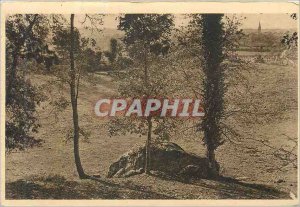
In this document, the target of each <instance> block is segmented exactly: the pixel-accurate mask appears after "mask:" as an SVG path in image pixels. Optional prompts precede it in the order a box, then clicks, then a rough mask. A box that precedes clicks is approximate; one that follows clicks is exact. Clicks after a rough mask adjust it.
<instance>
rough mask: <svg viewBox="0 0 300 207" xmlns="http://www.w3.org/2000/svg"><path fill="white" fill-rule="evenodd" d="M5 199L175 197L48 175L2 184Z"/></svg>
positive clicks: (268, 192)
mask: <svg viewBox="0 0 300 207" xmlns="http://www.w3.org/2000/svg"><path fill="white" fill-rule="evenodd" d="M152 176H155V177H157V178H159V179H163V180H168V181H174V180H176V181H178V182H182V183H186V184H188V185H194V186H197V187H199V191H203V192H204V193H205V194H207V195H211V196H212V197H213V198H218V199H290V198H289V195H288V194H287V193H285V192H281V191H279V190H277V189H275V188H272V187H269V186H265V185H260V184H253V183H245V182H240V181H238V180H236V179H233V178H229V177H220V178H218V179H216V180H208V179H201V180H183V179H180V178H178V177H174V176H172V177H170V176H162V175H152ZM209 198H210V197H209ZM209 198H207V199H209ZM6 199H176V197H171V196H169V195H165V194H161V193H157V192H153V191H151V190H149V188H147V187H145V186H142V185H136V184H134V183H130V182H125V183H121V184H119V183H114V182H113V181H112V180H108V179H101V178H94V177H91V178H90V179H86V180H78V181H70V180H67V179H65V178H64V177H62V176H58V175H52V176H48V177H33V178H31V179H30V180H18V181H15V182H11V183H6Z"/></svg>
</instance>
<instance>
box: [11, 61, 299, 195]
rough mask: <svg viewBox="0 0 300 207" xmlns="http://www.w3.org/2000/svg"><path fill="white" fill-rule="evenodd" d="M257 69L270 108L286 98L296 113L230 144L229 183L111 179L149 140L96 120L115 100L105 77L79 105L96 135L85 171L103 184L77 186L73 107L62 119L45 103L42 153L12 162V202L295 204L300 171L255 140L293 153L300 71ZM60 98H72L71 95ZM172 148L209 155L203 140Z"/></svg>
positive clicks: (225, 158)
mask: <svg viewBox="0 0 300 207" xmlns="http://www.w3.org/2000/svg"><path fill="white" fill-rule="evenodd" d="M255 69H256V70H259V71H260V73H259V74H260V75H259V76H256V77H255V80H252V81H255V82H256V83H257V85H256V86H255V87H257V88H256V89H257V91H258V92H259V91H264V92H266V93H267V94H269V96H266V97H264V98H265V99H266V100H265V101H272V99H274V98H279V99H284V100H285V102H286V103H287V104H289V105H292V106H294V107H293V108H292V109H291V110H288V111H286V112H284V115H283V116H282V119H274V120H272V121H270V122H269V123H267V124H265V125H256V126H254V127H253V126H251V127H249V128H245V129H243V131H244V139H243V142H242V143H241V144H233V143H231V142H226V143H225V144H224V145H223V146H221V147H220V148H219V149H218V150H217V151H216V155H217V161H218V162H220V165H221V167H222V175H223V176H224V177H227V179H226V178H224V179H222V180H220V181H211V180H200V181H191V182H189V183H184V182H180V181H174V180H168V179H166V178H159V177H154V176H147V175H138V176H133V177H130V178H111V179H108V178H106V174H107V171H108V168H109V166H110V164H111V163H113V162H114V161H115V160H117V159H118V158H119V157H120V156H121V155H122V154H123V153H125V152H127V151H128V150H129V149H131V148H132V147H133V146H135V145H141V144H143V143H144V142H145V138H144V137H138V136H136V135H126V136H115V137H110V136H109V135H108V133H107V130H106V129H105V127H104V126H103V124H104V123H105V122H106V120H105V119H99V118H97V117H95V115H94V112H93V107H94V104H95V102H96V101H97V99H98V98H99V97H103V96H107V95H111V94H113V93H116V84H115V83H114V81H113V80H111V78H110V77H109V76H107V75H103V74H102V75H95V76H96V77H95V80H96V82H97V84H96V85H94V84H91V83H89V82H86V81H83V84H82V86H81V88H80V94H79V103H78V108H79V121H80V125H81V127H83V128H86V129H88V130H89V131H90V132H91V137H90V139H89V140H88V141H84V142H81V146H80V150H81V159H82V164H83V167H84V169H85V171H86V173H87V174H89V175H100V176H101V178H99V179H98V180H79V179H78V176H77V172H76V168H75V164H74V158H73V144H72V142H68V143H66V142H65V137H66V133H67V131H68V130H69V128H70V127H71V123H72V121H71V109H70V107H69V108H67V109H66V110H64V111H62V112H61V113H60V114H59V115H58V117H57V118H55V117H54V115H53V113H51V111H52V110H51V106H49V104H48V103H47V102H46V103H43V104H42V105H41V106H40V108H39V119H40V123H41V125H42V127H41V128H40V129H39V132H38V134H36V135H35V136H36V137H37V138H40V139H43V140H44V142H43V144H42V146H41V147H35V148H32V149H28V150H26V151H13V152H11V153H8V154H7V155H6V198H8V199H9V198H15V199H22V198H33V199H38V198H47V199H51V198H60V199H84V198H89V199H95V198H103V199H114V198H119V199H123V198H124V199H125V198H127V199H139V198H140V199H142V198H145V199H201V198H203V199H217V198H235V199H237V198H289V193H290V192H292V193H293V194H295V195H297V180H296V178H297V169H296V168H295V167H293V166H292V165H286V166H284V165H285V164H284V163H283V162H282V160H280V159H278V158H276V157H274V155H273V154H272V153H273V149H271V148H268V147H266V146H263V145H261V144H260V143H256V142H255V141H253V140H251V139H250V138H252V136H255V138H263V139H267V140H268V141H269V143H270V144H271V145H272V146H274V147H280V146H282V145H284V146H285V147H286V148H287V149H290V148H292V144H293V143H291V142H290V141H289V139H288V138H287V136H288V137H297V68H296V67H291V66H276V65H267V64H258V65H257V67H256V68H255ZM29 78H30V80H31V81H32V83H34V84H41V83H46V81H47V80H50V79H52V78H53V77H52V76H51V75H31V76H30V77H29ZM59 90H60V89H58V88H53V87H52V92H51V93H49V91H45V93H47V95H48V96H49V97H52V98H55V97H58V95H57V94H58V92H59ZM60 92H62V94H63V95H64V96H65V97H66V98H69V93H68V89H67V88H66V89H64V90H60ZM248 132H251V133H248ZM250 134H251V135H250ZM250 136H251V137H250ZM171 141H172V142H175V143H177V144H178V145H180V146H181V147H182V148H183V149H184V150H186V151H188V152H191V153H195V154H197V155H204V153H205V148H204V146H203V145H202V142H201V137H187V138H185V139H184V140H183V139H181V137H174V138H172V139H171ZM253 148H254V149H255V150H253ZM294 150H297V149H294ZM294 153H297V151H294ZM283 166H284V167H283ZM282 167H283V168H282ZM234 179H235V180H234ZM266 186H269V187H266Z"/></svg>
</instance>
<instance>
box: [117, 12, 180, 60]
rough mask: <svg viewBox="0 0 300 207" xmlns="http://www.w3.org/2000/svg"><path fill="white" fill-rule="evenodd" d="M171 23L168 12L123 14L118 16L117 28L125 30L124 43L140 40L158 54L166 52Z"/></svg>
mask: <svg viewBox="0 0 300 207" xmlns="http://www.w3.org/2000/svg"><path fill="white" fill-rule="evenodd" d="M173 25H174V23H173V16H172V15H170V14H163V15H161V14H125V15H124V17H121V18H120V24H119V29H120V30H123V31H124V32H125V37H124V42H125V44H127V45H132V44H135V43H137V42H140V43H142V44H143V46H144V47H147V49H149V50H150V51H151V52H153V53H155V54H157V55H158V54H165V53H167V52H168V50H169V48H170V45H171V42H170V38H169V37H170V34H171V29H172V27H173Z"/></svg>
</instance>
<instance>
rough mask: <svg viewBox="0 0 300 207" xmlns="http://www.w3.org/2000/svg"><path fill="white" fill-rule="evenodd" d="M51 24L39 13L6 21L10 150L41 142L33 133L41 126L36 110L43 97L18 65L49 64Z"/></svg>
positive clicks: (7, 121)
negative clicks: (47, 38)
mask: <svg viewBox="0 0 300 207" xmlns="http://www.w3.org/2000/svg"><path fill="white" fill-rule="evenodd" d="M47 23H48V19H47V18H46V17H45V16H43V15H38V14H26V15H21V14H18V15H13V16H9V17H8V18H7V20H6V123H5V125H6V134H5V141H6V142H5V143H6V145H5V146H6V149H15V148H17V149H24V148H25V147H28V146H33V145H34V144H37V143H38V142H39V140H36V139H34V138H33V136H31V135H30V133H32V132H36V131H37V129H38V127H39V124H38V123H37V119H36V117H35V110H36V105H37V104H39V103H40V101H41V100H42V96H41V95H40V94H39V92H38V91H37V89H36V88H35V87H34V86H32V85H31V83H30V82H29V81H26V80H25V78H24V73H25V72H26V71H19V67H18V65H20V64H22V62H24V61H29V60H35V61H37V62H38V63H44V64H45V65H47V64H48V63H46V62H45V60H46V59H47V58H49V54H50V55H51V53H50V50H49V49H48V46H47V45H46V44H45V42H46V41H45V39H46V37H47V35H48V33H49V27H48V24H47Z"/></svg>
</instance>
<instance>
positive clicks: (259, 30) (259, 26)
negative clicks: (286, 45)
mask: <svg viewBox="0 0 300 207" xmlns="http://www.w3.org/2000/svg"><path fill="white" fill-rule="evenodd" d="M260 33H261V25H260V21H259V23H258V34H260Z"/></svg>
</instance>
